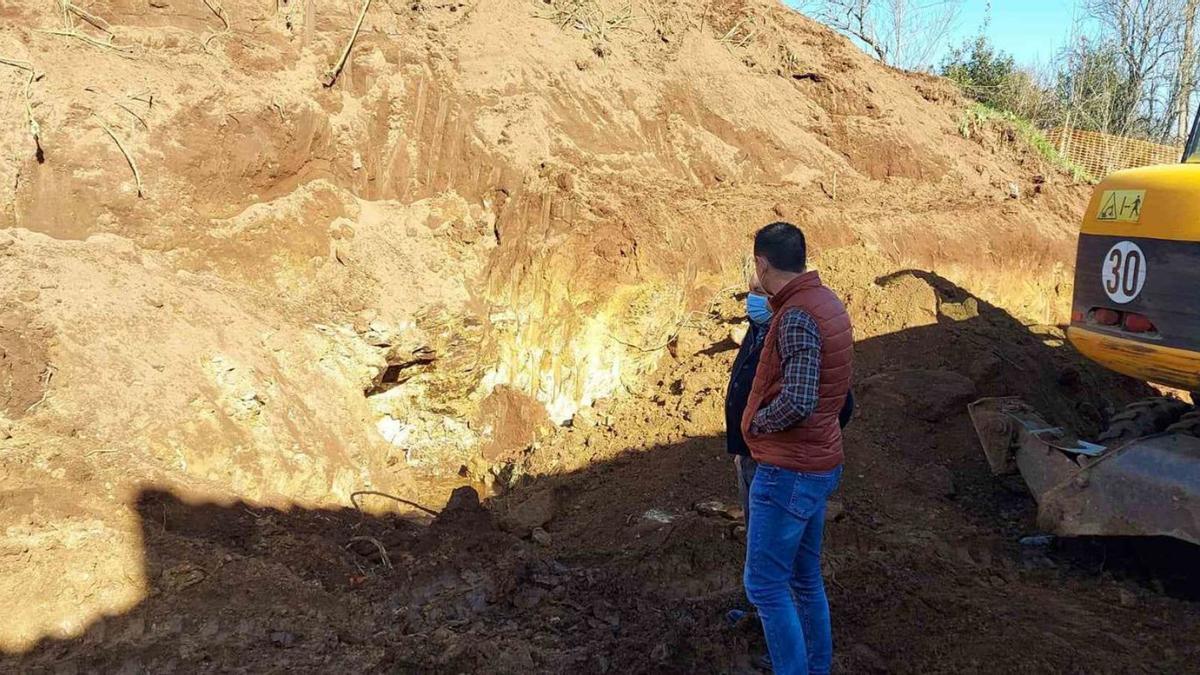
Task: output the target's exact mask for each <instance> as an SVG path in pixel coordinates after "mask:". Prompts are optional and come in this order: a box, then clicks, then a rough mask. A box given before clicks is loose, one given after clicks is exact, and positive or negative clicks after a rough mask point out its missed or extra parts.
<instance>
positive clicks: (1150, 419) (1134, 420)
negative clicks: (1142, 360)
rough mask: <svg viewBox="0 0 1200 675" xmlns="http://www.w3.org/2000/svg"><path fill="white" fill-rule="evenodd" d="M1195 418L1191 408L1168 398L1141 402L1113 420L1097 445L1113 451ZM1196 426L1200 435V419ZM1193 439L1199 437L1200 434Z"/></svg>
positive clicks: (1196, 421) (1149, 399) (1195, 420)
mask: <svg viewBox="0 0 1200 675" xmlns="http://www.w3.org/2000/svg"><path fill="white" fill-rule="evenodd" d="M1196 414H1197V413H1196V411H1195V409H1193V408H1192V406H1191V405H1188V404H1187V403H1184V402H1183V401H1180V400H1178V399H1173V398H1167V397H1165V396H1164V397H1155V398H1148V399H1142V400H1140V401H1136V402H1134V403H1130V404H1129V405H1128V406H1126V407H1125V409H1124V410H1122V411H1121V412H1120V413H1119V414H1118V415H1116V416H1115V417H1113V418H1112V420H1110V422H1109V425H1108V428H1107V429H1105V430H1104V432H1103V433H1101V434H1100V436H1099V437H1098V438H1097V439H1096V442H1097V443H1101V444H1103V445H1107V446H1110V447H1113V446H1120V445H1124V444H1126V443H1129V442H1130V441H1134V440H1137V439H1139V438H1144V437H1146V436H1151V435H1153V434H1158V433H1162V432H1164V431H1171V430H1172V428H1173V427H1174V426H1178V425H1179V424H1182V420H1183V419H1185V418H1188V417H1189V416H1194V415H1196ZM1193 423H1194V424H1195V425H1196V428H1197V430H1198V432H1200V416H1197V417H1195V418H1194V420H1193ZM1193 435H1197V436H1200V433H1196V434H1193Z"/></svg>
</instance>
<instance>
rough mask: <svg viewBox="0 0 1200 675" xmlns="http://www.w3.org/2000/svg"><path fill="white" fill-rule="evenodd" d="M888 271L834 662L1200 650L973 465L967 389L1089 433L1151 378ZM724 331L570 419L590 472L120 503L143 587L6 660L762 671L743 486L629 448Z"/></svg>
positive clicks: (852, 479) (1169, 611) (1103, 660)
mask: <svg viewBox="0 0 1200 675" xmlns="http://www.w3.org/2000/svg"><path fill="white" fill-rule="evenodd" d="M902 278H907V279H909V280H910V281H911V280H912V279H918V280H920V281H921V282H923V283H926V284H928V285H929V287H930V288H932V289H933V292H934V296H935V298H936V308H934V309H935V314H934V315H933V316H931V317H930V320H929V321H928V322H926V323H925V324H923V325H917V326H911V327H908V328H906V329H904V330H901V331H898V332H895V333H891V334H887V335H882V336H879V337H873V338H870V339H866V340H862V341H861V342H860V343H859V344H858V345H857V355H858V356H857V358H858V361H857V371H858V374H857V377H856V384H855V392H856V398H857V401H858V411H859V413H858V414H857V415H856V418H855V420H854V421H853V422H852V423H851V426H850V427H849V429H848V431H847V437H846V454H847V471H846V474H845V478H844V481H843V485H842V487H841V489H840V490H839V492H838V493H837V495H836V496H835V499H836V502H837V504H836V507H835V508H831V510H830V519H829V522H828V527H827V538H826V557H825V560H826V577H827V580H828V589H829V594H830V599H831V605H832V608H833V609H832V611H833V620H834V627H835V640H836V643H837V648H836V662H835V666H836V669H837V671H838V672H842V673H869V672H901V673H962V672H1089V673H1095V672H1128V671H1131V670H1132V671H1137V670H1141V669H1143V668H1145V667H1146V665H1147V664H1153V669H1154V670H1157V671H1160V672H1184V671H1187V670H1189V669H1192V668H1194V666H1195V663H1197V662H1198V661H1197V659H1198V658H1200V646H1197V645H1193V644H1190V643H1189V641H1186V640H1185V641H1180V640H1179V639H1178V638H1179V636H1181V635H1189V634H1193V633H1194V632H1195V631H1197V630H1200V608H1198V607H1197V606H1196V605H1193V604H1191V603H1188V602H1183V601H1180V600H1177V599H1175V598H1174V597H1171V596H1178V597H1194V596H1188V595H1186V594H1183V595H1181V594H1179V593H1177V592H1174V591H1172V590H1171V589H1169V588H1167V586H1168V584H1167V583H1166V582H1165V581H1162V582H1161V584H1162V586H1163V588H1155V586H1154V583H1155V582H1154V580H1153V579H1149V580H1147V579H1145V578H1143V577H1136V574H1135V573H1134V571H1133V570H1134V568H1132V567H1129V568H1126V569H1128V570H1129V572H1128V574H1125V573H1114V571H1113V570H1114V567H1113V562H1112V561H1111V560H1108V561H1104V560H1103V556H1104V555H1105V554H1104V553H1103V552H1099V553H1097V552H1095V551H1093V552H1091V553H1089V552H1088V551H1089V549H1088V546H1089V545H1090V544H1088V543H1087V542H1084V543H1080V544H1078V546H1079V547H1080V548H1079V550H1077V551H1066V550H1058V551H1050V552H1049V555H1046V554H1044V553H1039V554H1037V555H1031V554H1030V553H1029V551H1028V550H1026V549H1023V548H1022V547H1021V546H1019V545H1018V544H1017V540H1018V538H1019V537H1020V536H1022V535H1025V534H1029V533H1030V532H1031V531H1032V528H1033V518H1034V513H1035V505H1034V503H1033V501H1032V499H1031V498H1030V497H1029V495H1028V494H1027V493H1025V492H1024V491H1023V490H1022V489H1020V488H1013V487H1012V486H1011V484H1006V483H1003V482H1000V481H997V480H995V479H994V478H993V477H992V476H991V475H990V473H989V471H988V468H987V465H986V462H985V461H984V458H983V455H982V452H981V451H980V449H979V446H978V443H977V442H976V440H975V437H974V432H973V430H972V428H971V425H970V422H969V420H968V418H967V416H966V414H965V407H964V406H965V404H966V403H967V402H969V401H970V400H972V399H973V398H975V397H977V396H998V395H1018V396H1022V397H1024V398H1025V399H1026V400H1028V401H1029V402H1030V403H1031V404H1033V405H1035V406H1036V407H1039V409H1040V410H1042V411H1043V412H1044V413H1045V414H1046V415H1047V417H1050V418H1052V419H1053V420H1054V421H1055V422H1056V423H1059V424H1073V425H1080V426H1081V427H1082V431H1083V432H1084V433H1085V434H1086V433H1094V432H1095V431H1096V430H1098V429H1099V427H1100V426H1101V425H1102V424H1103V423H1104V422H1105V418H1106V416H1107V415H1109V414H1111V412H1112V411H1113V410H1115V407H1116V406H1117V405H1119V404H1121V403H1124V402H1125V401H1127V400H1130V399H1133V398H1135V397H1137V396H1139V395H1141V394H1143V393H1144V387H1141V386H1140V385H1137V384H1136V383H1132V382H1130V381H1128V380H1125V379H1123V378H1120V377H1118V376H1115V375H1111V374H1108V373H1106V372H1104V371H1103V370H1102V369H1100V368H1098V367H1094V366H1091V365H1089V364H1086V363H1084V362H1083V361H1082V360H1081V359H1080V358H1079V357H1078V355H1076V354H1075V353H1074V352H1073V350H1072V349H1071V348H1070V347H1069V346H1068V345H1067V344H1066V343H1065V341H1064V340H1063V339H1062V337H1061V330H1060V329H1058V328H1055V327H1038V328H1030V327H1027V326H1025V325H1023V324H1021V323H1020V322H1018V321H1016V320H1014V319H1013V318H1012V317H1011V316H1009V315H1008V314H1006V313H1005V312H1003V311H1001V310H999V309H997V308H995V307H992V306H990V305H988V304H986V303H984V302H982V301H979V300H978V299H977V298H974V297H973V296H971V295H970V294H968V293H966V292H965V291H964V290H963V289H961V288H959V287H957V286H955V285H953V284H951V283H949V282H947V281H946V280H944V279H941V278H940V277H937V276H935V275H930V274H926V273H920V272H913V273H906V275H903V276H900V275H892V276H891V277H889V278H886V279H881V280H880V283H881V284H891V283H897V282H899V281H900V280H901V279H902ZM905 283H909V282H905ZM713 318H714V319H718V320H720V319H721V318H722V317H719V316H714V317H713ZM720 330H727V327H722V328H721V329H720ZM716 344H717V341H716V340H714V345H716ZM713 349H715V350H716V351H713V352H711V353H709V354H706V353H699V354H698V355H697V356H695V357H693V358H703V359H708V360H709V361H708V362H705V363H706V364H707V365H706V366H705V367H706V368H708V369H709V370H708V371H704V368H698V367H697V364H696V363H695V362H691V361H687V360H685V359H678V360H674V359H668V358H667V357H664V362H665V363H664V365H663V366H662V369H661V370H660V376H661V377H662V384H661V385H660V390H659V392H658V393H657V394H655V395H654V396H653V397H650V396H647V397H646V398H634V399H632V400H626V401H624V402H620V403H619V406H620V410H621V411H622V412H621V414H619V415H614V416H613V417H614V421H612V422H606V423H603V424H600V425H598V426H595V427H592V428H590V429H581V428H579V425H576V426H575V427H574V428H572V429H570V430H564V431H563V434H564V438H567V437H568V435H569V437H570V438H572V439H575V441H572V442H577V441H578V439H579V437H581V436H587V439H588V440H587V442H582V441H579V442H578V443H577V445H575V446H569V447H573V448H574V447H577V448H579V449H583V448H587V452H590V453H594V454H593V455H588V456H593V457H594V459H593V461H592V463H590V464H588V465H587V466H586V467H584V468H582V469H579V470H576V471H571V472H567V473H561V474H549V475H540V476H535V477H530V476H524V477H522V478H519V479H517V480H516V481H515V484H514V485H513V486H512V487H511V488H510V489H509V490H508V491H507V492H505V493H504V494H502V495H500V496H497V497H494V498H492V499H489V500H487V502H486V503H484V504H480V503H479V501H478V499H477V497H475V495H474V493H473V491H471V490H469V489H467V488H460V489H459V490H458V491H456V493H455V495H454V497H453V498H452V499H451V500H450V503H449V504H448V505H447V507H446V508H445V509H444V510H443V511H442V512H441V513H440V514H439V515H438V516H437V517H436V518H433V519H432V520H429V519H425V520H416V519H405V518H401V517H375V516H367V515H364V514H362V513H360V512H358V511H356V510H354V509H351V508H346V509H340V510H306V509H292V510H287V511H284V510H278V509H269V508H262V507H256V506H251V505H247V504H240V503H237V504H232V505H214V504H192V503H188V502H186V501H184V500H181V499H180V498H179V497H178V496H176V495H173V494H171V493H168V492H163V491H156V490H147V491H145V492H143V493H142V494H141V495H140V497H139V498H138V500H137V503H136V504H135V505H134V508H135V509H136V511H137V514H138V516H139V518H140V524H141V535H142V546H143V553H144V555H143V569H142V570H141V571H140V573H141V575H142V576H143V577H144V578H145V579H146V584H147V589H146V597H145V599H144V600H143V601H142V603H141V604H139V605H138V606H137V607H135V608H134V609H132V610H130V611H129V612H127V613H125V614H122V615H119V616H113V617H109V618H107V619H104V620H101V621H98V622H96V623H94V624H93V625H91V626H90V627H89V628H88V629H87V630H86V632H85V633H84V634H83V635H81V636H79V637H77V638H73V639H68V640H55V639H46V640H44V641H42V643H41V644H39V645H38V646H37V647H36V648H34V649H33V650H31V651H30V652H28V653H25V654H19V655H8V656H6V657H3V658H2V659H0V670H3V671H4V672H61V673H87V672H100V673H109V672H121V673H169V672H186V673H193V672H254V673H257V672H288V673H309V672H314V673H315V672H363V673H367V672H371V673H374V672H393V673H426V672H430V673H433V672H438V673H440V672H451V673H463V672H498V673H530V672H539V673H541V672H546V673H561V672H572V673H651V672H652V673H699V672H711V673H751V672H756V671H755V669H754V666H753V663H754V660H755V658H756V657H757V655H758V654H759V653H760V652H761V651H762V649H763V644H762V639H761V636H760V635H759V634H758V633H757V628H756V627H755V626H754V625H749V623H748V622H744V623H743V624H741V625H738V626H732V627H731V626H727V625H726V624H725V622H724V619H723V617H724V615H725V612H726V610H728V609H730V608H732V607H741V606H744V599H743V598H742V593H741V561H742V557H743V555H744V548H743V545H742V543H741V542H742V540H741V530H740V527H741V523H740V521H739V520H737V519H736V518H737V516H736V514H735V513H732V511H731V510H729V509H715V510H714V509H712V508H709V507H701V508H698V506H697V505H698V504H699V503H701V502H707V501H714V500H715V501H718V502H721V503H722V504H726V505H729V504H734V503H736V497H735V487H734V479H733V468H732V465H731V462H730V461H729V458H728V456H727V455H726V454H725V452H724V439H723V437H722V436H720V435H714V434H712V433H705V434H702V435H695V436H691V437H688V435H687V434H685V433H683V432H672V433H673V434H674V435H673V437H672V438H670V439H669V440H662V441H660V440H657V439H649V440H645V441H643V442H641V443H639V442H638V441H637V439H636V437H635V436H634V432H629V431H625V430H623V429H622V428H621V425H622V424H623V423H624V422H623V420H630V419H635V418H637V417H638V416H639V415H642V416H645V417H646V418H647V419H649V418H650V417H651V416H656V415H668V416H681V415H682V414H683V411H687V410H690V409H692V408H694V407H695V406H694V403H693V399H691V398H687V397H688V396H692V395H693V394H692V392H694V391H696V390H697V389H699V390H700V391H702V392H707V393H704V394H703V395H704V396H710V397H711V396H716V397H718V398H719V397H721V396H722V395H723V391H712V390H711V387H709V388H708V389H704V388H701V387H697V386H692V378H700V376H701V375H703V374H704V372H707V373H708V374H709V375H711V374H712V369H720V368H727V367H728V365H729V361H730V360H731V356H732V355H731V354H729V353H727V352H726V350H724V349H717V347H714V348H713ZM697 373H699V374H697ZM711 379H713V378H711V377H710V378H709V379H708V380H704V381H705V382H707V381H709V380H711ZM718 379H719V378H718ZM706 386H707V385H706ZM671 396H674V398H670V399H669V398H668V397H671ZM660 400H670V401H672V403H671V406H675V407H670V406H667V405H666V404H664V403H659V402H658V401H660ZM614 405H618V404H614ZM643 408H644V410H643ZM720 419H722V418H721V416H720V406H717V407H716V413H715V415H714V417H713V418H712V420H713V421H714V422H713V425H715V424H718V423H719V420H720ZM678 428H679V429H683V428H684V427H678ZM605 439H608V440H605ZM564 443H566V441H564ZM609 447H612V450H611V451H609V450H608V449H606V448H609ZM1109 545H1110V544H1105V545H1104V546H1109ZM1155 545H1156V544H1155ZM1105 550H1107V549H1105ZM1172 555H1175V554H1172ZM1117 569H1120V568H1117ZM1193 569H1194V568H1193ZM137 572H138V571H135V570H131V571H130V574H131V576H133V575H136V573H137ZM1134 581H1136V582H1137V583H1134ZM1194 587H1195V586H1194V582H1193V586H1192V587H1191V588H1194ZM1130 598H1132V600H1130ZM1166 628H1169V630H1166ZM1097 636H1104V638H1103V639H1098V637H1097Z"/></svg>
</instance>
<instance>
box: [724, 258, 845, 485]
mask: <svg viewBox="0 0 1200 675" xmlns="http://www.w3.org/2000/svg"><path fill="white" fill-rule="evenodd" d="M791 308H799V309H802V310H804V311H805V312H807V313H808V315H809V316H811V317H812V318H813V320H814V321H816V323H817V327H818V328H819V329H820V331H821V387H820V399H819V400H818V401H817V407H816V410H815V411H813V414H812V415H810V416H809V418H808V419H806V420H805V421H804V422H803V423H801V424H800V425H799V426H796V427H793V428H791V429H787V430H784V431H780V432H778V433H774V434H761V435H756V434H752V433H750V422H751V420H753V419H754V415H755V414H756V413H757V412H758V411H759V410H760V409H761V408H762V407H763V406H764V405H766V404H768V403H770V402H771V401H772V400H774V398H775V397H776V396H778V395H779V392H780V391H782V389H783V361H782V359H781V358H780V356H779V346H778V342H779V335H778V332H779V319H780V317H782V316H783V314H784V313H785V312H786V311H787V310H788V309H791ZM771 309H773V310H774V312H775V316H774V317H773V318H772V319H771V326H770V328H769V329H768V330H767V337H766V341H765V342H764V343H763V350H762V357H761V359H760V360H759V362H758V371H757V372H756V373H755V376H754V386H753V387H752V388H751V390H750V401H749V402H748V403H747V405H746V412H745V413H744V414H743V416H742V433H743V435H744V436H745V437H746V444H747V445H748V446H749V447H750V454H751V455H752V456H753V457H754V461H756V462H762V463H764V464H770V465H772V466H778V467H781V468H784V469H790V470H792V471H807V472H812V471H829V470H831V469H835V468H837V467H838V466H839V465H841V463H842V459H843V455H842V429H841V426H839V425H838V413H839V412H841V410H842V405H843V404H844V403H845V402H846V394H847V393H848V392H849V391H850V376H851V374H852V370H853V367H854V335H853V329H852V328H851V326H850V315H849V314H847V313H846V307H845V306H844V305H843V304H842V301H841V300H839V299H838V297H837V296H836V295H834V294H833V291H831V290H829V289H828V288H826V287H825V285H824V284H822V283H821V277H820V275H818V274H817V273H816V272H805V273H804V274H802V275H800V276H798V277H796V278H795V279H793V280H792V281H791V282H789V283H788V285H787V286H784V287H783V289H781V290H780V291H779V292H778V293H776V294H775V295H774V296H772V298H771Z"/></svg>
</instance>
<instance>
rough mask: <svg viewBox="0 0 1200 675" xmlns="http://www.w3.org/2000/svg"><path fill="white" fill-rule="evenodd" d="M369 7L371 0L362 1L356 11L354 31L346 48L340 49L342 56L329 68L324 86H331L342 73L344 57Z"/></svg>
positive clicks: (356, 35) (356, 36)
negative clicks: (360, 8) (360, 9)
mask: <svg viewBox="0 0 1200 675" xmlns="http://www.w3.org/2000/svg"><path fill="white" fill-rule="evenodd" d="M370 7H371V0H366V1H365V2H363V8H362V11H361V12H359V13H358V23H356V24H354V32H353V33H351V34H350V40H349V41H347V42H346V48H345V49H343V50H342V58H340V59H338V62H337V64H336V65H335V66H334V67H333V68H332V69H330V71H329V74H328V76H327V77H326V78H325V86H326V87H332V86H333V85H334V83H335V82H337V79H338V75H341V74H342V68H345V67H346V59H348V58H350V49H351V48H352V47H354V41H355V40H356V39H358V31H360V30H362V25H363V19H365V18H367V10H368V9H369V8H370Z"/></svg>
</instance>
